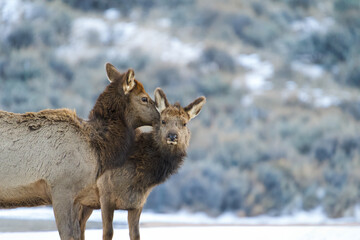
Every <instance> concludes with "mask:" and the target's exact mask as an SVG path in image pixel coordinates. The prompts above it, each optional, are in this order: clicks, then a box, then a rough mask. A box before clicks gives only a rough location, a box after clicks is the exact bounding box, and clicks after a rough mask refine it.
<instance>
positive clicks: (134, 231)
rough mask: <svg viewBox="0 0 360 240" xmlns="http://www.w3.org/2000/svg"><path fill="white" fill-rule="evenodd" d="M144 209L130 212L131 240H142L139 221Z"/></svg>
mask: <svg viewBox="0 0 360 240" xmlns="http://www.w3.org/2000/svg"><path fill="white" fill-rule="evenodd" d="M141 211H142V208H137V209H131V210H128V224H129V234H130V239H131V240H140V231H139V220H140V215H141Z"/></svg>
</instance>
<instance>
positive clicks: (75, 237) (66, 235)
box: [52, 194, 81, 240]
mask: <svg viewBox="0 0 360 240" xmlns="http://www.w3.org/2000/svg"><path fill="white" fill-rule="evenodd" d="M52 196H53V209H54V215H55V220H56V226H57V228H58V231H59V234H60V238H61V240H80V233H81V231H80V223H79V220H78V213H79V211H80V206H79V205H78V204H74V202H73V201H72V199H73V198H72V197H71V196H66V195H64V194H53V195H52Z"/></svg>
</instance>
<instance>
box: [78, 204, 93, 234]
mask: <svg viewBox="0 0 360 240" xmlns="http://www.w3.org/2000/svg"><path fill="white" fill-rule="evenodd" d="M92 212H93V210H92V209H91V208H89V207H85V206H83V207H82V208H81V211H80V214H79V219H80V229H81V240H85V228H86V222H87V220H88V219H89V217H90V216H91V213H92Z"/></svg>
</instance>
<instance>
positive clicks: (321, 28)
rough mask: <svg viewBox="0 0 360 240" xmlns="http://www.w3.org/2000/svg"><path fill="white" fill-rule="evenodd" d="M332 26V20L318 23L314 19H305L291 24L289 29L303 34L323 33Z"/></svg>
mask: <svg viewBox="0 0 360 240" xmlns="http://www.w3.org/2000/svg"><path fill="white" fill-rule="evenodd" d="M333 24H334V20H333V19H332V18H325V19H323V20H321V21H319V20H317V19H315V18H314V17H306V18H304V19H302V20H299V21H295V22H293V23H292V24H291V29H292V30H293V31H295V32H302V33H305V34H311V33H314V32H320V33H325V32H326V31H327V30H328V29H329V28H330V27H331V26H332V25H333Z"/></svg>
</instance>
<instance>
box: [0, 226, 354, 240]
mask: <svg viewBox="0 0 360 240" xmlns="http://www.w3.org/2000/svg"><path fill="white" fill-rule="evenodd" d="M128 234H129V231H128V230H127V229H115V230H114V237H113V238H114V239H129V235H128ZM140 234H141V239H143V240H150V239H157V240H162V239H169V236H171V239H173V240H183V239H194V238H199V236H201V239H207V240H215V239H216V240H218V239H223V238H226V239H230V240H238V239H251V240H255V239H277V240H305V239H306V240H319V239H326V240H339V239H341V240H354V239H359V235H360V228H359V227H354V226H353V227H351V226H336V227H334V226H325V227H323V226H253V227H247V226H232V227H231V226H211V227H154V228H145V227H144V228H141V229H140ZM101 237H102V231H101V230H86V231H85V238H86V239H87V240H93V239H101ZM0 239H11V240H20V239H21V240H23V239H37V240H48V239H60V237H59V234H58V232H56V231H52V232H26V233H0Z"/></svg>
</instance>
